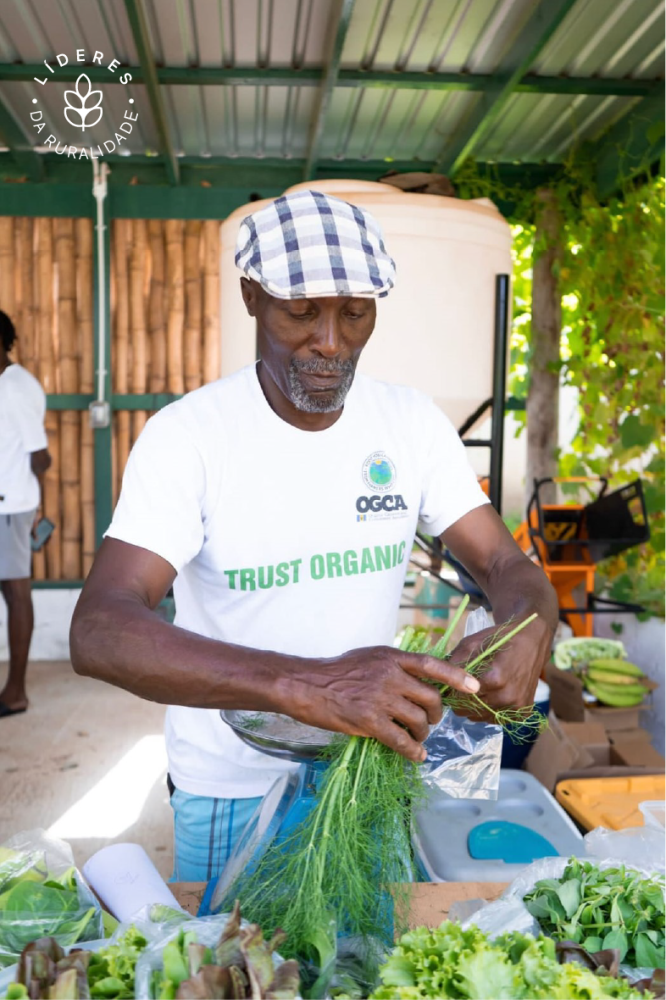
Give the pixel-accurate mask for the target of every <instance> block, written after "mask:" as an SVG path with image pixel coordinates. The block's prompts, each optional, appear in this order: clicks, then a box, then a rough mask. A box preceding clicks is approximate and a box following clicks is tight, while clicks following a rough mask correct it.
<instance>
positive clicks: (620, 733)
mask: <svg viewBox="0 0 666 1000" xmlns="http://www.w3.org/2000/svg"><path fill="white" fill-rule="evenodd" d="M608 739H609V740H610V742H611V746H612V745H613V743H618V742H623V741H624V742H626V741H627V740H632V741H633V742H635V741H636V740H641V741H642V742H643V743H649V742H650V741H651V739H652V737H651V736H650V734H649V733H648V731H647V729H641V727H640V726H639V727H638V729H613V730H611V732H610V733H608Z"/></svg>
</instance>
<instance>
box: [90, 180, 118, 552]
mask: <svg viewBox="0 0 666 1000" xmlns="http://www.w3.org/2000/svg"><path fill="white" fill-rule="evenodd" d="M103 224H104V233H103V239H104V258H105V263H106V267H105V271H104V278H103V281H104V285H105V288H104V303H105V308H104V313H105V315H104V322H105V326H106V331H107V337H106V341H105V350H104V356H103V357H102V358H100V350H99V299H100V290H101V289H100V274H99V260H98V252H97V231H96V230H95V231H94V238H93V265H94V282H95V305H94V308H95V318H94V336H95V341H94V360H95V377H96V378H97V375H98V372H99V370H100V367H102V366H103V367H104V398H105V399H108V400H110V399H111V229H110V226H111V221H110V217H109V205H108V197H107V198H106V199H105V200H104V222H103ZM94 435H95V465H94V475H95V548H96V549H98V548H99V547H100V545H101V544H102V539H103V537H104V532H105V531H106V529H107V528H108V526H109V524H110V522H111V515H112V513H113V496H112V487H111V482H112V480H111V424H109V426H108V427H99V428H96V429H95V431H94Z"/></svg>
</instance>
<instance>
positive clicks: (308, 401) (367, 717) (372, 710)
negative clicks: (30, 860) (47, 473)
mask: <svg viewBox="0 0 666 1000" xmlns="http://www.w3.org/2000/svg"><path fill="white" fill-rule="evenodd" d="M236 263H237V264H238V266H239V268H240V269H241V270H242V271H243V272H244V277H242V278H241V293H242V295H243V299H244V302H245V305H246V308H247V310H248V312H249V314H250V315H251V316H253V317H255V318H256V324H257V340H258V347H259V354H260V358H261V360H260V361H259V362H258V364H257V365H256V366H254V365H252V366H250V367H248V368H246V369H243V370H242V371H240V372H237V373H236V374H234V375H232V376H230V377H229V378H226V379H222V380H221V381H219V382H215V383H213V384H211V385H208V386H205V387H204V388H203V389H199V390H197V391H196V392H193V393H190V394H189V395H188V396H186V397H185V398H184V399H182V400H181V401H179V402H177V403H175V404H173V405H171V406H169V407H167V408H166V409H164V410H162V411H161V412H160V413H159V414H158V415H157V416H155V417H153V418H152V420H150V421H149V423H148V425H147V427H146V429H145V430H144V432H143V434H142V436H141V438H140V440H139V442H138V443H137V445H136V446H135V448H134V451H133V453H132V456H131V458H130V461H129V464H128V467H127V470H126V473H125V479H124V482H123V489H122V494H121V497H120V500H119V503H118V507H117V509H116V512H115V515H114V519H113V523H112V525H111V527H110V529H109V531H108V533H107V537H106V539H105V541H104V543H103V545H102V547H101V549H100V551H99V553H98V555H97V558H96V560H95V564H94V566H93V569H92V571H91V573H90V576H89V578H88V581H87V583H86V586H85V588H84V590H83V593H82V595H81V599H80V601H79V604H78V606H77V609H76V612H75V616H74V621H73V625H72V633H71V648H72V663H73V665H74V669H75V670H76V671H77V672H78V673H81V674H86V675H90V676H95V677H98V678H100V679H102V680H105V681H108V682H110V683H112V684H117V685H119V686H121V687H124V688H126V689H127V690H129V691H132V692H134V693H135V694H138V695H140V696H141V697H144V698H149V699H151V700H154V701H158V702H163V703H165V704H168V705H170V706H171V707H170V708H169V709H168V712H167V720H166V739H167V749H168V757H169V772H170V779H171V781H172V785H173V786H174V791H173V794H172V800H171V801H172V805H173V808H174V823H175V854H176V864H175V877H176V878H178V879H192V880H200V879H206V878H210V877H212V876H213V875H215V874H216V873H217V872H218V871H220V870H221V869H222V867H223V866H224V863H225V860H226V857H227V856H228V853H229V851H230V849H231V848H232V847H233V844H234V841H235V838H236V837H237V836H238V834H239V833H240V831H242V828H243V826H244V825H245V823H246V822H247V820H248V819H249V817H250V816H251V814H252V812H253V810H254V808H255V807H256V805H257V803H258V802H259V801H260V798H261V796H263V795H264V794H265V793H266V792H267V791H268V789H269V788H270V786H271V784H272V783H273V781H274V780H275V778H276V777H277V776H278V775H279V774H280V773H282V772H284V771H285V770H286V769H291V768H293V766H294V765H292V764H288V763H286V762H282V761H279V760H275V759H273V758H271V757H267V756H266V755H264V754H260V753H257V752H256V751H254V750H251V749H250V748H249V747H247V746H245V744H243V743H242V742H241V741H240V740H238V739H237V738H236V737H235V736H234V734H233V733H232V732H231V730H230V729H229V727H227V726H226V725H225V724H224V723H223V722H222V721H221V719H220V716H219V711H218V710H219V709H221V708H245V709H253V710H258V711H277V712H283V713H286V714H288V715H291V716H292V717H294V718H296V719H299V720H300V721H302V722H305V723H308V724H310V725H314V726H320V727H323V728H326V729H329V730H335V731H339V732H343V733H350V734H360V735H363V736H373V737H376V738H377V739H379V740H381V741H383V742H384V743H385V744H387V745H388V746H390V747H392V748H394V749H395V750H397V751H398V752H399V753H401V754H403V755H404V756H405V757H407V758H409V759H412V760H422V759H423V758H424V756H425V752H424V749H423V746H422V743H423V740H424V739H425V738H426V736H427V734H428V727H429V724H431V723H434V722H436V721H438V720H439V719H440V718H441V705H440V699H439V696H438V694H437V692H436V691H435V690H434V689H433V686H432V685H429V684H427V683H425V680H438V681H440V682H446V683H448V684H450V685H451V686H452V687H454V688H456V689H458V690H460V691H476V690H478V687H479V685H478V682H477V681H475V680H474V679H473V678H471V677H470V676H469V675H466V674H465V672H464V670H462V669H461V667H459V666H454V665H451V664H449V663H442V662H440V661H437V660H433V659H431V658H430V657H427V656H418V655H413V654H405V653H402V652H399V651H398V650H396V649H394V648H393V647H392V646H391V645H390V643H391V641H392V639H393V636H394V631H395V624H396V622H395V619H396V612H397V608H398V604H399V600H400V594H401V590H402V586H403V582H404V576H405V569H406V566H407V561H408V557H409V552H410V550H411V547H412V543H413V538H414V532H415V529H416V525H417V520H420V522H421V524H422V525H423V526H424V527H425V528H426V529H427V530H428V532H429V533H431V534H433V535H441V537H442V538H443V540H444V541H445V543H446V545H447V546H448V547H449V548H450V549H451V550H452V551H453V552H454V553H455V555H456V556H457V557H458V558H459V559H460V560H461V561H462V562H464V563H465V565H466V566H467V568H468V569H469V570H470V572H471V573H472V574H473V575H474V577H475V579H476V580H477V581H478V582H479V584H480V585H481V586H482V587H483V589H484V590H485V592H486V593H487V594H488V596H489V598H490V600H491V603H492V606H493V610H494V612H495V617H496V619H497V621H502V620H505V619H507V618H510V617H515V618H524V617H526V616H527V615H528V614H530V613H531V612H533V611H536V612H538V614H539V617H538V619H537V620H535V621H534V623H533V624H531V625H530V626H528V627H527V628H526V629H525V630H524V631H523V632H522V633H520V635H519V636H518V637H517V638H516V640H515V641H514V642H512V644H511V649H510V651H509V652H508V653H507V654H504V655H501V656H498V657H497V660H496V665H495V666H494V668H493V670H492V671H491V672H490V673H489V674H488V675H487V677H486V678H485V679H484V681H483V684H482V687H481V690H482V692H483V695H484V697H486V698H487V699H488V701H489V702H490V703H492V704H494V705H498V706H499V705H524V704H527V703H530V702H531V701H532V700H533V694H534V690H535V686H536V682H537V678H538V675H539V672H540V669H541V666H542V664H543V662H544V661H545V659H546V657H547V655H548V653H549V650H550V643H551V638H552V634H553V629H554V627H555V624H556V620H557V605H556V601H555V598H554V594H553V591H552V590H551V588H550V585H549V584H548V582H547V581H546V578H545V576H544V575H543V573H542V572H541V571H540V570H539V569H538V568H536V567H535V566H534V565H533V564H532V563H531V562H530V561H529V560H528V559H527V558H526V557H525V556H524V555H523V554H522V552H520V550H519V549H518V548H517V546H516V545H515V544H514V542H513V539H512V538H511V535H510V534H509V532H508V531H507V530H506V528H505V527H504V524H503V523H502V521H501V519H500V518H499V517H498V516H497V514H496V513H495V512H494V510H493V509H492V508H491V507H490V506H489V505H488V504H487V502H486V497H485V496H484V494H483V493H482V491H481V490H480V489H479V487H478V484H477V482H476V477H475V476H474V473H473V472H472V470H471V467H470V466H469V464H468V462H467V459H466V456H465V449H464V447H463V445H462V443H461V441H460V439H459V438H458V436H457V434H456V433H455V431H454V429H453V427H452V426H451V424H450V423H449V421H448V420H447V419H446V418H445V417H444V415H443V414H442V413H441V412H440V411H439V410H438V409H437V408H436V407H435V405H434V404H433V403H432V402H431V401H430V400H429V399H427V398H426V397H424V396H423V395H422V394H420V393H418V392H416V391H415V390H411V389H405V388H402V387H397V386H391V385H386V384H383V383H378V382H374V381H373V380H371V379H368V378H366V377H363V376H360V375H356V376H355V374H354V373H355V369H356V364H357V362H358V359H359V356H360V354H361V351H362V350H363V348H364V346H365V344H366V343H367V341H368V339H369V337H370V335H371V333H372V330H373V327H374V324H375V314H376V301H375V300H376V298H377V297H380V296H383V295H386V294H387V293H388V292H389V290H390V288H391V287H392V285H393V282H394V264H393V261H392V260H391V258H390V257H389V256H388V255H387V253H386V250H385V248H384V245H383V242H382V237H381V232H380V230H379V227H378V226H377V223H376V222H375V221H374V220H373V219H372V217H371V216H370V215H368V214H367V213H365V212H362V211H361V210H360V209H358V208H355V207H353V206H350V205H348V204H346V203H345V202H342V201H339V200H338V199H336V198H329V197H326V196H325V195H322V194H319V193H316V192H309V191H305V192H298V193H294V194H291V195H289V196H287V197H282V198H278V199H277V200H276V201H275V202H273V203H272V204H271V205H269V206H267V207H266V208H264V209H263V210H261V211H259V212H257V213H256V214H255V215H253V216H250V217H249V218H247V219H246V220H245V221H244V223H243V224H242V226H241V230H240V234H239V238H238V244H237V254H236ZM406 349H408V347H407V346H406ZM172 584H173V585H174V594H175V599H176V609H177V611H176V624H175V626H171V625H168V624H165V623H164V622H163V621H161V620H160V619H159V618H158V617H157V616H156V615H155V614H154V609H155V607H156V606H157V604H158V603H159V601H160V600H161V599H162V597H163V596H164V594H165V593H166V592H167V590H168V589H169V587H170V586H171V585H172ZM483 638H484V635H483V633H479V635H477V636H475V637H473V639H470V640H467V641H465V642H464V643H463V644H461V646H460V647H459V651H458V654H457V661H458V662H464V661H465V660H466V659H467V657H468V656H469V654H470V652H471V651H472V650H474V649H476V648H477V647H478V646H479V644H480V642H481V641H482V640H483Z"/></svg>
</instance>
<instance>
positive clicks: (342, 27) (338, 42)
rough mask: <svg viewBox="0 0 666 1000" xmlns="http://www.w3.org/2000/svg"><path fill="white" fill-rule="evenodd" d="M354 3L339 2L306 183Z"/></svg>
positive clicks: (317, 146)
mask: <svg viewBox="0 0 666 1000" xmlns="http://www.w3.org/2000/svg"><path fill="white" fill-rule="evenodd" d="M355 3H356V0H340V7H339V11H338V21H337V27H336V31H335V40H334V42H333V50H332V52H331V58H330V60H329V63H328V66H327V67H326V72H325V74H324V79H323V83H322V86H321V90H320V92H319V99H318V101H317V110H316V112H315V116H314V120H313V122H312V128H311V131H310V139H309V142H308V152H307V156H306V162H305V170H304V172H303V179H304V180H306V181H309V180H310V178H311V177H312V176H313V175H314V171H315V165H316V163H317V154H318V152H319V146H320V144H321V137H322V134H323V131H324V125H325V123H326V113H327V111H328V106H329V104H330V102H331V97H332V95H333V91H334V89H335V85H336V82H337V79H338V74H339V72H340V60H341V59H342V50H343V48H344V44H345V39H346V37H347V32H348V31H349V25H350V23H351V18H352V13H353V11H354V4H355Z"/></svg>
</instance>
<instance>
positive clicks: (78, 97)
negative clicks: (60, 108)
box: [65, 73, 104, 132]
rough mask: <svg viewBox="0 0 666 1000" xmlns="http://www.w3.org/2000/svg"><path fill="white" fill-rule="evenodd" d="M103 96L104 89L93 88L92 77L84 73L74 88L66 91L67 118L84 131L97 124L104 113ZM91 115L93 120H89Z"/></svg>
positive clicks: (70, 122) (71, 123)
mask: <svg viewBox="0 0 666 1000" xmlns="http://www.w3.org/2000/svg"><path fill="white" fill-rule="evenodd" d="M102 97H103V94H102V91H101V90H93V89H92V84H91V82H90V77H88V76H86V74H85V73H82V74H81V76H80V77H79V78H78V79H77V81H76V84H75V85H74V90H66V91H65V104H66V108H65V118H66V119H67V121H68V122H69V124H70V125H73V126H74V127H75V128H80V129H81V130H82V131H84V132H85V130H86V129H87V128H92V127H93V125H97V123H98V122H99V120H100V119H101V117H102V115H103V114H104V109H103V108H102V107H101V106H100V105H101V103H102ZM70 114H71V115H72V118H70ZM89 115H92V116H93V120H92V121H88V117H89Z"/></svg>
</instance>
